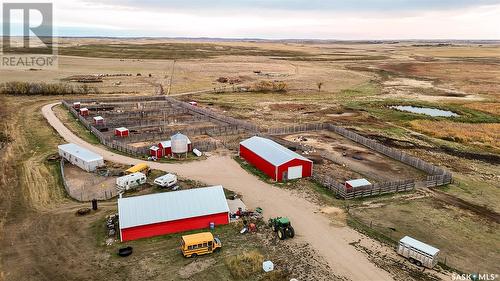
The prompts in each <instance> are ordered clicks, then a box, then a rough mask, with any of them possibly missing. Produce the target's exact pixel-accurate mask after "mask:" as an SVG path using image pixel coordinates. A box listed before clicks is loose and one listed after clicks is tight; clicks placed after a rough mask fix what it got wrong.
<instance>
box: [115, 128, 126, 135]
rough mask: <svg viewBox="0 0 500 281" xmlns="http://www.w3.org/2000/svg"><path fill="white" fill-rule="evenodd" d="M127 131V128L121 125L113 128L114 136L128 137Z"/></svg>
mask: <svg viewBox="0 0 500 281" xmlns="http://www.w3.org/2000/svg"><path fill="white" fill-rule="evenodd" d="M128 135H129V131H128V129H127V128H124V127H121V128H116V129H115V136H117V137H128Z"/></svg>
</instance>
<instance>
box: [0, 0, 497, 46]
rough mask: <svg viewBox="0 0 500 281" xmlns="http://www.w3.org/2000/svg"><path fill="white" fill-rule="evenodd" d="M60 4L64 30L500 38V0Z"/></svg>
mask: <svg viewBox="0 0 500 281" xmlns="http://www.w3.org/2000/svg"><path fill="white" fill-rule="evenodd" d="M2 2H3V1H2ZM8 2H22V1H16V0H10V1H8ZM27 2H47V0H45V1H36V0H30V1H27ZM52 3H53V7H54V8H53V10H54V26H55V33H56V35H58V36H112V37H211V38H262V39H338V40H393V39H400V40H401V39H494V40H498V39H500V0H436V1H431V0H254V1H251V0H195V1H188V0H166V1H155V0H142V1H139V0H103V1H97V0H54V1H52ZM31 14H32V16H31V18H32V21H31V25H32V26H36V24H37V23H36V22H37V19H40V16H39V14H37V13H36V11H32V13H31ZM11 17H12V24H11V26H12V28H11V30H12V32H13V34H14V35H20V30H21V28H20V22H21V19H22V16H21V14H20V13H18V14H16V13H14V14H12V16H11ZM0 32H1V31H0ZM17 33H19V34H17Z"/></svg>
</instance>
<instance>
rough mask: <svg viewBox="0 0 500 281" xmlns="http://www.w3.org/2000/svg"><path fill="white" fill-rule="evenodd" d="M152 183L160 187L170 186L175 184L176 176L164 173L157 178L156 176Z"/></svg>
mask: <svg viewBox="0 0 500 281" xmlns="http://www.w3.org/2000/svg"><path fill="white" fill-rule="evenodd" d="M154 183H155V184H156V185H159V186H161V187H172V186H175V185H176V184H177V176H176V175H174V174H166V175H164V176H161V177H159V178H156V179H155V181H154Z"/></svg>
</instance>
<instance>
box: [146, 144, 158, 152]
mask: <svg viewBox="0 0 500 281" xmlns="http://www.w3.org/2000/svg"><path fill="white" fill-rule="evenodd" d="M149 149H151V150H154V151H156V150H159V149H160V148H159V147H158V146H156V145H153V146H152V147H150V148H149Z"/></svg>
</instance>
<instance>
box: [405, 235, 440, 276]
mask: <svg viewBox="0 0 500 281" xmlns="http://www.w3.org/2000/svg"><path fill="white" fill-rule="evenodd" d="M398 254H400V255H401V256H403V257H405V258H407V259H408V260H410V262H412V263H415V264H416V265H418V266H422V265H423V266H425V267H428V268H433V267H434V266H436V264H437V263H438V255H439V249H436V248H434V247H432V246H431V245H427V244H425V243H424V242H420V241H418V240H416V239H413V238H411V237H410V236H405V237H403V239H401V240H399V245H398Z"/></svg>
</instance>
